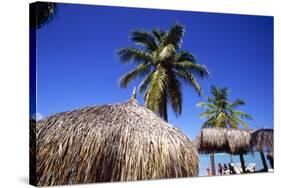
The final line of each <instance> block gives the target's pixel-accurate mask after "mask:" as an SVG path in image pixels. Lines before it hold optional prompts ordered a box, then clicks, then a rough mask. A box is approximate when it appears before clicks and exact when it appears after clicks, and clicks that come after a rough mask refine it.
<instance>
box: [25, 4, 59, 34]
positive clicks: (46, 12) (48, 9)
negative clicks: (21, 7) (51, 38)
mask: <svg viewBox="0 0 281 188" xmlns="http://www.w3.org/2000/svg"><path fill="white" fill-rule="evenodd" d="M29 11H30V15H29V24H30V27H31V28H35V29H39V28H41V27H43V26H44V25H46V24H47V23H48V22H49V21H51V20H52V19H53V17H54V15H55V13H56V11H57V4H56V3H51V2H35V3H32V4H30V10H29Z"/></svg>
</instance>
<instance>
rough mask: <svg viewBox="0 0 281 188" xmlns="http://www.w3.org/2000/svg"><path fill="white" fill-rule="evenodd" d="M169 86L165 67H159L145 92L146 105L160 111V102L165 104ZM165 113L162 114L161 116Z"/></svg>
mask: <svg viewBox="0 0 281 188" xmlns="http://www.w3.org/2000/svg"><path fill="white" fill-rule="evenodd" d="M166 87H167V74H166V72H165V70H164V69H163V68H158V69H157V70H156V71H155V72H154V73H153V76H152V79H151V82H150V84H149V86H148V89H147V91H146V93H145V96H144V98H145V106H146V107H147V108H149V109H151V110H152V111H154V112H155V113H158V114H159V113H160V110H159V109H160V108H161V106H160V104H163V102H162V100H164V96H163V95H164V94H165V90H166ZM161 115H163V114H160V116H161Z"/></svg>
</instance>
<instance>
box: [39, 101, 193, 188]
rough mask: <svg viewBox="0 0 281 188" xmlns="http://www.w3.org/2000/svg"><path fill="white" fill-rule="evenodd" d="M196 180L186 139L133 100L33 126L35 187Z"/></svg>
mask: <svg viewBox="0 0 281 188" xmlns="http://www.w3.org/2000/svg"><path fill="white" fill-rule="evenodd" d="M197 174H198V155H197V151H196V149H195V147H194V146H193V143H192V142H191V141H190V140H189V138H187V137H186V136H185V135H184V134H183V133H182V132H181V131H180V130H178V129H177V128H174V127H172V126H171V125H169V124H167V123H166V122H164V121H163V120H162V119H160V118H159V117H157V116H156V115H155V114H154V113H153V112H152V111H150V110H148V109H146V108H144V107H142V106H140V105H138V104H137V102H136V100H135V99H131V100H129V101H128V102H126V103H123V104H116V105H103V106H94V107H87V108H83V109H78V110H74V111H71V112H64V113H59V114H56V115H54V116H51V117H48V118H46V119H43V120H41V121H39V122H38V124H37V181H38V185H40V186H43V185H44V186H45V185H59V184H76V183H91V182H108V181H130V180H146V179H158V178H175V177H188V176H196V175H197Z"/></svg>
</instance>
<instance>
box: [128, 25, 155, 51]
mask: <svg viewBox="0 0 281 188" xmlns="http://www.w3.org/2000/svg"><path fill="white" fill-rule="evenodd" d="M130 39H131V40H132V41H133V42H135V43H136V44H137V45H140V46H142V47H144V48H145V49H146V50H147V51H149V52H152V51H154V50H156V49H157V48H158V45H157V43H156V40H155V37H154V36H153V35H152V34H151V33H149V32H147V31H140V30H135V31H133V32H132V33H131V35H130Z"/></svg>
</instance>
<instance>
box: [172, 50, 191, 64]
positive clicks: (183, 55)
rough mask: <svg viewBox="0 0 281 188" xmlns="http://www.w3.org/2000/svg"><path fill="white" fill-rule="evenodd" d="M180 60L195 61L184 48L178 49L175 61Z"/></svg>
mask: <svg viewBox="0 0 281 188" xmlns="http://www.w3.org/2000/svg"><path fill="white" fill-rule="evenodd" d="M181 61H190V62H192V63H195V62H196V60H195V57H194V56H193V55H192V54H191V53H189V52H188V51H186V50H185V51H180V52H179V53H178V54H177V56H176V62H181Z"/></svg>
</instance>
